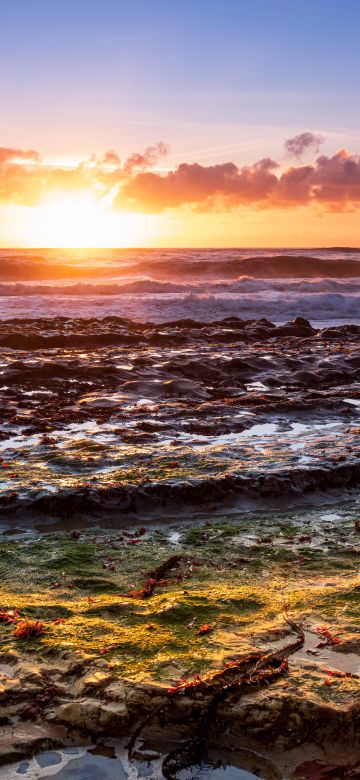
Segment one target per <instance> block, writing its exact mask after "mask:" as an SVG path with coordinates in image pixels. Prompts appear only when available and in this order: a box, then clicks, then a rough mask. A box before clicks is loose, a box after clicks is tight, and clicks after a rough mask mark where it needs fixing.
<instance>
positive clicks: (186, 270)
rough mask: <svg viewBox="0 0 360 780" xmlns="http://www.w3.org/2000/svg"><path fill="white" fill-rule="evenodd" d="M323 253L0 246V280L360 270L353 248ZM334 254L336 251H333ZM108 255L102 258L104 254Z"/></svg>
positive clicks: (334, 274)
mask: <svg viewBox="0 0 360 780" xmlns="http://www.w3.org/2000/svg"><path fill="white" fill-rule="evenodd" d="M351 252H352V254H351V253H350V252H345V251H344V250H339V251H338V252H337V251H332V253H327V252H325V251H324V250H319V252H318V255H317V256H315V255H312V254H310V253H309V252H306V251H305V250H302V252H301V253H299V252H295V251H290V250H289V252H288V253H286V254H274V253H271V252H270V250H269V251H268V252H267V251H264V252H263V253H260V252H259V250H257V251H255V250H252V251H251V250H247V251H246V252H245V251H240V250H201V251H200V250H158V251H155V250H153V251H151V252H150V251H147V252H146V251H145V250H139V251H134V250H133V251H131V252H129V253H128V254H127V255H117V254H116V253H115V252H114V253H113V255H112V256H111V257H110V258H108V261H107V262H104V256H103V253H100V254H99V257H98V258H96V257H94V251H93V252H92V254H91V255H88V256H86V255H85V256H83V257H82V258H80V259H79V257H76V258H75V259H74V260H72V259H71V257H70V258H69V257H68V258H67V259H66V258H65V259H64V258H58V257H57V256H56V255H54V256H52V255H51V254H49V250H48V253H47V254H46V256H41V255H40V254H39V252H37V253H34V254H31V252H28V253H25V254H24V255H21V256H19V255H14V253H12V254H11V253H9V252H6V250H0V280H1V281H3V282H5V281H7V282H21V281H23V282H25V281H33V282H39V283H40V282H41V281H54V280H57V281H59V282H64V281H65V280H66V281H73V282H74V281H77V282H79V281H83V282H85V281H86V282H91V281H95V280H97V281H99V282H100V281H101V282H102V283H105V282H106V281H107V280H109V279H112V280H113V279H117V278H119V279H120V280H121V278H124V277H125V278H126V279H127V280H128V279H133V280H134V281H135V280H139V278H140V279H143V278H144V277H147V278H150V279H152V280H153V281H157V282H165V281H167V282H173V283H179V282H181V283H190V282H196V281H201V282H202V281H204V279H209V280H216V279H217V280H231V279H237V278H238V277H250V278H255V279H273V278H284V279H291V278H292V279H294V278H298V279H301V278H308V279H313V278H320V277H326V278H351V277H357V276H359V275H360V260H359V254H358V253H357V252H355V251H354V250H351ZM334 255H335V256H334ZM105 259H106V258H105Z"/></svg>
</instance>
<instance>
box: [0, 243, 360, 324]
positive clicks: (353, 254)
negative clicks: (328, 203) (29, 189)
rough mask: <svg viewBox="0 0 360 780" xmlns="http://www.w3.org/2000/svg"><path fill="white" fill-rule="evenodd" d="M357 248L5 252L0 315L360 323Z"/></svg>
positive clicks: (0, 261)
mask: <svg viewBox="0 0 360 780" xmlns="http://www.w3.org/2000/svg"><path fill="white" fill-rule="evenodd" d="M359 272H360V249H348V248H344V247H338V248H336V247H334V248H331V249H306V250H305V249H298V250H294V249H281V250H279V249H266V250H264V249H251V250H250V249H246V250H243V249H141V250H138V249H130V250H129V249H106V250H105V249H92V250H89V249H86V250H85V249H84V250H80V249H74V250H70V249H66V250H64V249H42V250H38V249H35V250H30V249H24V250H23V249H21V250H18V249H9V250H8V249H1V250H0V319H2V320H4V319H9V318H14V317H20V318H26V317H31V318H33V317H53V316H66V317H69V316H75V317H99V318H102V317H106V316H119V317H128V318H130V319H133V320H137V321H141V322H144V321H153V322H166V321H169V320H173V319H180V318H193V319H198V320H202V321H211V320H216V319H222V318H224V317H228V316H238V317H242V318H244V319H256V318H258V317H266V318H268V319H270V320H272V321H273V322H280V323H281V322H286V321H288V320H291V319H293V318H294V317H296V316H302V317H306V318H307V319H309V320H311V322H312V323H314V324H319V325H326V324H329V323H343V322H353V323H359V322H360V305H359V304H360V273H359Z"/></svg>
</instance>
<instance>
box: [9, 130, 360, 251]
mask: <svg viewBox="0 0 360 780" xmlns="http://www.w3.org/2000/svg"><path fill="white" fill-rule="evenodd" d="M325 143H326V141H325V138H324V137H323V136H322V135H319V134H314V133H310V132H304V133H301V134H298V135H296V136H294V137H292V138H290V139H287V141H286V142H285V144H284V146H283V149H282V153H281V154H280V155H279V161H278V162H277V161H276V160H274V159H272V158H270V157H268V156H263V157H261V158H259V159H257V160H255V161H253V162H251V163H248V164H242V165H239V164H236V163H235V162H230V161H226V162H215V163H203V162H185V161H184V162H181V163H174V162H172V164H169V163H170V159H171V158H170V154H169V148H168V145H167V144H165V143H163V142H159V143H156V144H153V145H152V146H148V147H146V148H145V150H143V151H142V152H136V153H131V154H129V155H128V156H126V157H124V158H123V159H121V158H120V156H119V154H118V153H117V152H116V151H114V150H109V151H107V152H105V153H103V154H101V155H92V156H90V157H88V158H83V159H79V160H77V161H75V160H74V159H72V160H71V161H70V162H69V160H64V159H45V158H42V157H41V154H40V153H39V152H37V151H34V150H29V149H27V148H25V149H12V148H10V147H9V148H8V147H0V244H1V245H2V246H29V247H51V246H54V247H55V246H65V247H66V246H69V247H71V246H72V247H82V246H83V247H96V246H98V247H102V246H103V247H113V246H119V247H121V246H125V247H128V246H138V247H140V246H169V247H170V246H194V247H195V246H243V247H246V246H249V247H250V246H334V245H357V244H358V243H359V205H360V158H359V156H358V155H357V154H353V153H350V152H349V151H347V150H345V149H341V150H337V151H335V152H332V153H331V152H330V153H327V154H325V153H323V147H324V145H325Z"/></svg>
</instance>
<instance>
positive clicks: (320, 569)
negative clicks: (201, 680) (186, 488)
mask: <svg viewBox="0 0 360 780" xmlns="http://www.w3.org/2000/svg"><path fill="white" fill-rule="evenodd" d="M248 525H249V524H248ZM289 525H290V523H289V522H288V520H287V518H284V517H278V518H276V517H272V518H270V521H269V524H268V527H269V528H270V531H269V533H270V534H271V535H273V541H272V543H261V538H262V535H263V533H264V519H263V517H257V518H252V521H251V527H250V530H251V533H249V530H248V529H247V524H246V523H245V522H241V523H239V522H238V521H236V519H235V521H234V522H232V521H231V518H229V517H225V518H224V519H223V521H221V520H217V521H216V522H211V523H205V524H203V523H198V524H193V526H192V527H191V528H187V529H186V528H185V529H184V528H183V529H181V528H180V532H181V531H182V534H181V535H180V542H179V543H177V545H176V548H174V543H172V542H171V536H170V537H169V536H167V535H166V533H165V532H164V530H163V529H155V530H154V531H152V530H149V531H147V532H146V533H143V534H142V535H141V536H140V537H133V536H131V535H129V534H127V532H121V531H115V530H105V531H104V529H92V530H87V531H82V532H81V534H80V537H79V538H71V536H69V535H66V534H62V533H55V534H46V535H43V536H27V537H26V539H25V540H24V539H11V540H10V539H8V538H7V539H3V540H1V541H0V576H1V589H0V607H2V608H3V609H14V608H15V607H17V608H19V610H20V613H21V615H24V616H25V615H26V616H28V617H30V618H32V619H37V620H43V621H44V622H45V624H46V633H45V635H44V636H43V637H41V638H39V639H37V640H31V641H29V642H20V641H19V640H17V641H16V640H14V638H13V637H12V628H11V626H7V625H5V624H3V623H0V646H1V647H2V649H4V648H9V647H16V649H17V651H19V649H20V650H21V652H26V653H28V654H30V655H31V654H34V656H44V655H45V656H46V655H47V654H49V653H50V654H51V655H52V656H56V655H58V657H63V655H64V654H65V655H66V654H69V655H71V654H77V655H80V656H84V655H85V656H89V657H90V658H99V657H101V656H102V655H105V657H106V658H107V659H109V661H110V662H111V665H112V667H113V671H114V674H115V675H116V676H120V677H125V678H127V679H132V680H150V679H154V680H157V681H159V680H165V679H174V678H179V677H180V676H182V675H184V674H185V675H189V674H192V673H198V672H199V671H200V670H203V669H205V668H207V669H210V668H215V667H217V666H218V665H219V662H222V661H223V660H224V659H226V657H229V656H230V657H231V654H232V653H233V652H234V649H235V650H236V647H237V648H238V651H239V652H242V651H244V650H247V651H248V650H249V649H251V648H253V649H254V648H255V647H256V640H254V638H253V637H254V636H256V635H258V634H259V632H260V633H261V632H264V631H266V630H267V627H269V626H271V625H274V621H275V623H276V625H279V626H281V625H283V619H282V617H281V613H282V608H283V605H284V603H289V605H290V610H291V614H292V616H293V617H294V619H297V620H300V619H301V618H302V616H303V615H309V614H312V613H313V614H316V615H317V616H319V615H322V616H323V618H324V619H330V620H331V621H332V624H334V623H336V625H337V627H338V628H339V629H341V630H342V631H345V633H346V632H347V633H348V634H349V635H350V633H352V634H353V633H354V632H356V630H358V626H359V616H358V614H359V611H358V606H359V600H360V581H359V574H358V566H357V559H356V556H354V555H350V554H349V550H348V545H349V534H348V533H347V534H346V538H345V540H343V541H341V538H340V536H339V535H338V538H337V543H336V545H334V546H333V547H332V548H331V549H329V548H328V547H327V546H326V544H324V545H323V547H320V546H319V547H316V548H313V547H311V545H310V544H309V545H308V544H306V545H304V544H301V543H299V542H297V541H296V538H295V537H301V534H302V533H303V531H304V529H305V530H306V531H307V532H308V531H309V521H308V519H307V515H306V514H304V515H303V516H299V517H298V518H296V522H293V527H294V528H295V529H296V533H294V534H289V533H288V532H289ZM342 530H343V529H342ZM284 531H285V532H286V534H287V535H288V536H291V538H290V539H286V538H285V537H284ZM259 539H260V543H259ZM134 540H135V541H137V540H138V541H137V543H135V544H133V541H134ZM325 542H326V539H325ZM174 549H176V551H177V552H179V555H180V556H182V561H181V564H180V567H179V569H176V570H174V573H173V575H172V574H170V575H169V576H168V577H167V579H166V580H165V582H164V583H163V584H161V585H160V586H159V587H157V588H156V589H155V592H154V594H153V596H152V597H151V598H149V599H139V598H133V597H132V596H131V595H130V592H131V591H134V590H135V591H136V590H137V589H139V588H141V587H142V584H143V582H144V579H145V578H146V575H147V572H149V571H152V570H154V569H155V568H156V567H157V566H158V565H159V564H161V563H163V562H164V561H166V560H167V559H168V558H170V557H171V556H172V555H173V554H174ZM109 564H110V565H111V566H112V567H113V569H114V570H112V569H109V568H108V566H109ZM207 623H210V624H212V625H213V627H212V630H211V631H210V632H209V633H208V634H205V635H203V636H199V635H198V634H197V633H196V632H197V630H198V628H199V627H200V626H201V625H203V624H207Z"/></svg>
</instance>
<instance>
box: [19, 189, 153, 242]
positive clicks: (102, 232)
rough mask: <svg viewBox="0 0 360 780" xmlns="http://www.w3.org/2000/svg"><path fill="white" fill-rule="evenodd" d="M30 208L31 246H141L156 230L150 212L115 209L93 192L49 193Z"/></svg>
mask: <svg viewBox="0 0 360 780" xmlns="http://www.w3.org/2000/svg"><path fill="white" fill-rule="evenodd" d="M29 211H31V215H29V216H30V217H31V218H30V219H29V220H25V223H23V232H24V233H26V237H25V235H24V240H25V241H26V243H27V245H29V246H43V247H54V248H55V247H59V248H66V247H70V248H93V247H98V248H107V247H115V246H116V247H125V248H126V247H139V246H144V245H147V244H148V243H149V242H151V240H152V238H153V236H154V235H155V234H156V232H157V231H156V224H154V223H155V222H156V220H154V219H152V217H151V216H150V215H147V214H141V213H132V212H128V211H115V210H113V209H112V208H111V204H109V203H106V202H101V201H99V200H98V199H97V198H96V196H94V195H93V193H91V192H80V193H75V194H74V193H71V194H68V193H53V194H49V195H47V197H46V199H44V201H42V203H40V204H39V205H37V206H36V207H33V208H31V210H30V209H28V212H29Z"/></svg>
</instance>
